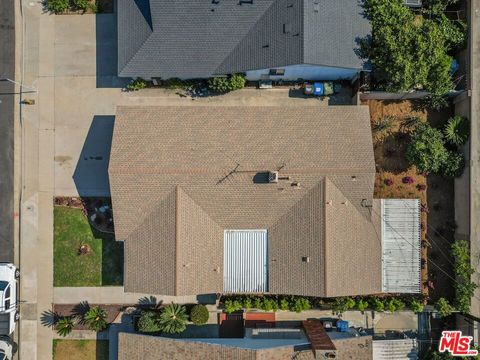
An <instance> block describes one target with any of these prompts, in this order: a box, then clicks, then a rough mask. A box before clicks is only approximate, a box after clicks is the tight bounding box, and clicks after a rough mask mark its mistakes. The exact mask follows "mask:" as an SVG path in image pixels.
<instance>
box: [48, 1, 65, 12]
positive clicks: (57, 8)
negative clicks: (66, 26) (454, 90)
mask: <svg viewBox="0 0 480 360" xmlns="http://www.w3.org/2000/svg"><path fill="white" fill-rule="evenodd" d="M69 8H70V1H69V0H47V9H48V10H49V11H51V12H54V13H55V14H61V13H63V12H65V11H67V10H68V9H69Z"/></svg>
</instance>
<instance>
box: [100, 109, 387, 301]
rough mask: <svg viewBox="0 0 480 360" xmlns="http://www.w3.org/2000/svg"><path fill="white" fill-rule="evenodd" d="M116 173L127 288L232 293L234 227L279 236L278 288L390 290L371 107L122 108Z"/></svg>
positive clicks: (274, 258)
mask: <svg viewBox="0 0 480 360" xmlns="http://www.w3.org/2000/svg"><path fill="white" fill-rule="evenodd" d="M279 168H281V170H280V175H281V176H288V177H289V180H280V182H279V183H278V184H261V183H255V182H254V181H253V178H254V177H255V176H256V175H257V174H258V173H259V172H265V171H269V170H276V169H279ZM109 173H110V184H111V192H112V201H113V209H114V212H115V229H116V237H117V240H125V290H126V291H128V292H142V293H153V294H164V295H186V294H197V293H212V292H222V290H223V231H224V230H226V229H267V230H268V249H269V250H268V251H269V254H268V259H269V279H268V281H269V291H270V292H272V293H285V294H299V295H312V296H336V295H343V294H344V293H345V292H350V291H355V293H356V294H368V293H374V292H379V291H380V287H381V278H380V276H381V271H380V269H381V267H380V265H379V261H380V260H379V259H380V246H379V240H378V239H377V238H376V237H375V226H374V224H373V223H372V218H371V216H370V214H369V212H368V209H366V208H364V207H362V206H361V202H362V199H367V200H368V202H369V203H371V199H372V195H373V182H374V174H375V166H374V159H373V146H372V139H371V132H370V123H369V113H368V108H367V107H362V106H358V107H357V106H351V107H328V108H319V107H273V106H272V107H253V106H247V107H221V106H208V107H207V106H186V107H119V108H117V116H116V121H115V128H114V136H113V142H112V151H111V159H110V168H109ZM353 176H354V177H355V178H352V177H353ZM294 182H298V183H299V184H300V186H292V183H294ZM327 203H331V205H327ZM373 220H375V218H374V219H373ZM374 222H375V221H374ZM352 241H354V243H353V244H354V245H355V246H352ZM304 256H309V257H310V261H309V262H308V263H305V262H302V257H304ZM352 258H355V261H352ZM359 269H361V270H362V271H358V270H359ZM364 274H368V275H369V277H368V278H367V277H365V276H364ZM352 294H353V293H350V294H349V295H352Z"/></svg>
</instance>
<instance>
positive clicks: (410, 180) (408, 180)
mask: <svg viewBox="0 0 480 360" xmlns="http://www.w3.org/2000/svg"><path fill="white" fill-rule="evenodd" d="M402 183H404V184H413V183H414V180H413V178H412V177H411V176H405V177H403V178H402Z"/></svg>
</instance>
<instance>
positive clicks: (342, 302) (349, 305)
mask: <svg viewBox="0 0 480 360" xmlns="http://www.w3.org/2000/svg"><path fill="white" fill-rule="evenodd" d="M354 307H355V300H354V299H352V298H351V297H344V298H337V299H335V302H334V303H333V311H334V313H335V314H337V315H341V314H343V313H344V312H345V311H347V310H350V309H353V308H354Z"/></svg>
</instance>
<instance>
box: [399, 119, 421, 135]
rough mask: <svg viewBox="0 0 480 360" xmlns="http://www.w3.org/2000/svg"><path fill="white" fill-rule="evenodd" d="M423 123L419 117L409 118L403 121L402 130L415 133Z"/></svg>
mask: <svg viewBox="0 0 480 360" xmlns="http://www.w3.org/2000/svg"><path fill="white" fill-rule="evenodd" d="M422 123H423V121H422V119H420V118H419V117H418V116H409V117H407V118H406V119H404V120H403V121H402V125H401V128H402V129H403V130H404V131H408V132H410V131H415V130H416V129H417V127H419V126H420V125H421V124H422Z"/></svg>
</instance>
